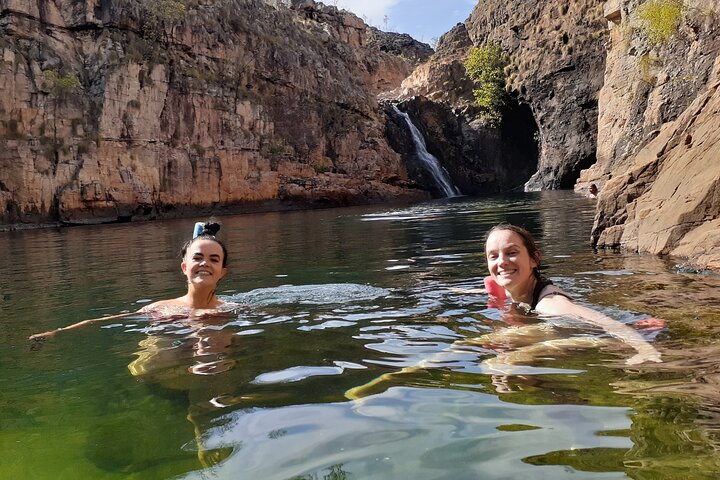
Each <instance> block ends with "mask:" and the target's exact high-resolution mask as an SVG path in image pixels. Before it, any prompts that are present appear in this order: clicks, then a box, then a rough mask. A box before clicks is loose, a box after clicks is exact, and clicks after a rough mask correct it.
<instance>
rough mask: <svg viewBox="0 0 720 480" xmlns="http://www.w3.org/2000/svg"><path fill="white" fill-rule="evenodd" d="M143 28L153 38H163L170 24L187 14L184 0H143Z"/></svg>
mask: <svg viewBox="0 0 720 480" xmlns="http://www.w3.org/2000/svg"><path fill="white" fill-rule="evenodd" d="M141 5H142V8H143V10H144V11H143V20H142V21H143V30H144V31H145V33H146V34H147V35H149V36H150V37H151V38H155V39H156V40H159V39H161V37H162V36H163V35H164V34H165V29H166V27H168V26H173V25H175V24H177V23H179V22H181V21H182V20H183V19H184V18H185V17H186V15H187V7H186V6H185V3H184V2H183V1H182V0H143V2H142V4H141Z"/></svg>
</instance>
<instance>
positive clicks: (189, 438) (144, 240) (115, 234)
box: [0, 192, 720, 479]
mask: <svg viewBox="0 0 720 480" xmlns="http://www.w3.org/2000/svg"><path fill="white" fill-rule="evenodd" d="M592 208H593V205H592V203H591V202H590V201H588V200H587V199H584V198H577V197H575V196H573V195H572V194H570V193H563V192H549V193H542V194H530V195H522V196H515V197H505V198H500V197H493V198H483V199H461V200H452V201H441V202H433V203H429V204H425V205H417V206H411V207H404V208H394V209H388V208H377V207H375V208H355V209H347V210H333V211H314V212H294V213H285V214H276V213H272V214H263V215H252V216H239V217H227V218H223V223H224V227H223V231H222V232H223V235H224V239H225V240H226V243H227V244H228V246H229V250H230V274H229V275H228V276H227V277H226V278H225V279H224V280H223V283H222V284H221V286H220V290H221V295H222V296H224V297H225V298H227V299H231V300H233V301H237V302H239V303H241V305H242V306H241V307H240V308H239V309H238V310H236V311H234V312H232V314H231V315H230V316H228V317H216V318H203V319H174V320H173V321H170V322H163V323H157V322H153V321H152V320H151V319H149V318H147V317H144V316H136V317H129V318H126V319H122V320H121V321H119V322H118V321H115V322H113V323H108V324H99V325H94V326H92V327H88V328H86V329H81V330H76V331H73V332H67V333H65V334H61V335H58V336H57V337H55V338H53V339H51V340H49V341H47V342H45V344H44V345H43V346H42V348H41V349H39V350H37V351H30V350H29V348H27V347H28V343H27V341H26V340H25V339H26V338H27V336H28V335H29V334H30V333H33V332H37V331H43V330H48V329H50V328H54V327H57V326H61V325H65V324H69V323H73V322H75V321H78V320H81V319H83V318H89V317H97V316H100V315H102V314H104V313H117V312H119V311H132V310H135V309H137V308H139V306H141V305H143V304H145V303H146V302H147V301H150V300H158V299H161V298H167V297H170V296H177V295H178V294H180V293H181V292H182V290H183V286H182V276H181V275H180V273H179V258H178V254H177V250H179V247H180V245H181V244H182V243H183V240H184V239H185V238H186V237H187V234H188V233H189V232H190V231H191V230H192V226H193V223H194V220H195V219H191V220H182V221H168V222H160V223H153V224H137V225H115V226H105V227H88V228H72V229H64V230H45V231H34V232H10V233H8V234H4V235H3V236H2V237H0V243H2V248H0V256H1V257H2V258H3V261H4V262H5V263H4V264H5V265H13V267H14V268H12V269H11V270H10V271H9V273H6V274H5V275H3V276H0V287H1V288H2V297H0V312H1V313H2V318H1V319H0V321H1V322H2V332H3V336H4V340H5V341H4V342H2V345H0V358H1V359H2V363H0V375H1V376H2V378H3V396H2V397H0V422H1V423H0V439H2V445H3V447H4V448H3V449H2V452H0V477H1V478H60V477H62V475H63V474H61V475H60V477H59V476H58V472H72V476H73V478H138V479H146V478H147V479H154V478H176V477H180V478H206V477H207V476H208V475H212V476H214V478H228V479H229V478H262V479H275V478H276V479H289V478H295V479H300V478H302V479H311V478H312V479H315V478H318V479H319V478H333V479H336V478H338V479H339V478H378V479H395V478H407V477H417V478H519V477H528V478H548V479H550V478H552V479H555V478H565V477H571V476H572V477H574V478H628V477H631V478H643V479H645V478H648V479H655V478H657V479H672V478H687V477H689V476H692V478H717V476H718V474H719V473H720V465H718V460H717V459H716V455H715V452H716V450H717V447H718V446H719V445H720V443H719V442H718V436H717V435H718V434H717V431H718V425H720V421H718V414H717V408H716V407H715V406H714V405H713V403H712V402H711V401H709V400H704V398H709V397H708V396H707V395H705V396H701V397H697V396H691V397H680V396H677V395H676V393H675V392H677V391H679V390H683V388H681V387H687V386H688V385H689V384H688V382H687V381H686V380H685V379H686V377H687V373H688V369H692V368H693V367H697V368H704V369H706V370H707V372H710V373H711V371H712V368H713V367H712V365H713V363H712V362H711V361H707V362H705V363H702V362H699V363H698V362H691V361H689V360H687V359H683V357H682V352H683V351H689V350H691V349H690V348H687V347H686V344H687V342H688V341H689V339H691V340H692V341H693V347H692V348H698V349H703V348H711V343H710V342H705V339H712V338H715V337H714V335H716V330H715V329H717V327H718V326H719V325H720V319H718V318H717V311H716V309H713V307H712V306H713V305H716V304H717V303H713V302H716V301H717V300H718V297H717V295H718V291H720V290H719V289H718V287H720V277H718V276H713V275H707V274H698V273H691V272H686V271H679V270H678V269H677V268H674V267H675V266H674V264H673V263H672V262H670V261H667V260H664V259H659V258H657V257H644V256H637V255H623V254H618V253H611V252H602V253H593V252H592V251H590V250H589V248H588V245H587V242H588V231H589V225H590V222H591V216H592ZM501 221H510V222H513V223H519V224H523V225H525V226H526V227H528V228H529V229H530V230H531V231H532V232H533V233H535V234H536V235H537V236H538V238H539V240H540V242H539V243H540V245H541V248H542V250H543V264H544V267H543V268H544V269H545V272H546V274H548V275H549V276H550V277H551V278H552V279H553V280H554V281H555V282H556V283H557V284H559V285H560V286H561V287H562V288H563V289H565V290H567V291H568V292H570V293H571V294H572V295H573V296H574V297H576V298H577V299H579V300H580V301H582V302H586V303H590V304H593V305H595V306H596V307H598V308H600V309H601V310H603V311H604V312H605V313H607V314H609V315H611V316H613V317H614V318H616V319H619V320H620V321H623V322H626V323H633V322H635V321H636V320H639V319H643V318H645V317H646V316H648V315H654V316H662V317H665V318H667V319H668V320H670V329H668V330H665V331H662V332H659V331H657V330H656V331H647V332H644V335H646V336H647V337H648V338H653V337H655V336H657V335H660V336H659V337H658V338H659V339H660V340H661V342H662V343H661V345H665V351H666V352H667V354H666V359H667V360H668V362H667V364H665V365H662V366H655V367H652V368H648V369H637V368H633V369H628V368H625V367H624V366H623V360H624V359H625V358H627V357H628V356H630V354H631V353H630V352H628V350H627V349H626V348H625V347H623V346H622V345H621V344H619V343H618V342H617V341H615V340H614V339H612V338H609V337H608V336H607V335H606V334H605V333H604V332H602V331H600V330H598V329H596V328H594V327H591V326H588V325H585V324H583V323H582V322H577V321H572V320H570V319H564V318H554V319H551V318H546V319H539V318H532V317H511V316H508V315H506V314H504V313H503V312H502V311H500V310H498V309H497V308H494V307H492V306H489V305H488V304H487V297H486V296H485V295H484V294H483V293H478V292H475V293H463V292H464V291H467V290H469V289H474V288H478V287H481V286H482V284H483V282H482V278H483V276H484V272H485V267H484V255H483V252H482V241H481V238H482V236H483V234H484V232H485V231H486V230H487V229H488V228H489V227H490V226H492V225H494V224H496V223H498V222H501ZM695 317H697V318H695ZM703 342H705V343H703ZM711 358H712V357H711ZM715 358H717V357H715ZM716 364H717V362H715V365H716ZM710 373H708V375H710ZM708 378H710V377H709V376H708ZM709 385H712V384H711V383H710V384H709ZM684 391H690V390H689V389H688V388H685V390H684ZM38 452H42V459H43V460H42V461H37V458H38ZM690 472H692V473H690Z"/></svg>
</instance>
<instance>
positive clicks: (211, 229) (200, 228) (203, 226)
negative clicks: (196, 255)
mask: <svg viewBox="0 0 720 480" xmlns="http://www.w3.org/2000/svg"><path fill="white" fill-rule="evenodd" d="M218 231H220V224H219V223H215V222H207V223H203V222H197V223H195V228H194V229H193V238H197V237H199V236H200V235H210V236H213V237H214V236H215V235H217V232H218Z"/></svg>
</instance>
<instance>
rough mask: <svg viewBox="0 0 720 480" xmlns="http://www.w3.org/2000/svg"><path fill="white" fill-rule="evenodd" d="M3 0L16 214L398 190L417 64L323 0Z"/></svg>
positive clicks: (6, 158) (3, 161) (44, 216)
mask: <svg viewBox="0 0 720 480" xmlns="http://www.w3.org/2000/svg"><path fill="white" fill-rule="evenodd" d="M284 3H285V2H272V1H261V0H223V1H201V0H107V1H97V0H53V1H43V2H27V1H25V0H0V62H1V63H0V172H2V178H1V179H0V212H1V215H0V224H8V223H19V222H26V223H31V222H54V221H61V222H69V223H86V222H105V221H118V220H120V221H123V220H130V219H143V218H157V217H166V216H179V215H188V214H195V213H199V212H208V211H216V212H230V211H242V210H248V209H268V208H282V207H295V206H309V205H342V204H349V203H364V202H372V201H381V200H387V199H392V198H408V199H410V198H414V199H417V198H425V195H426V194H425V193H423V192H421V191H419V190H417V189H413V188H408V187H409V186H411V185H409V183H408V182H407V172H406V169H405V167H404V165H403V164H402V162H401V159H400V156H399V155H398V154H397V153H396V152H394V151H393V150H392V149H391V148H390V147H389V146H388V144H387V142H386V140H385V139H384V137H383V132H384V126H385V121H386V117H385V116H384V114H383V113H382V112H381V111H380V109H379V107H378V105H377V101H376V95H377V94H378V93H379V92H382V91H384V90H388V89H391V88H395V87H397V86H398V85H399V84H400V82H401V81H402V79H403V78H405V77H406V76H407V75H408V73H409V72H410V71H411V69H412V66H413V65H412V62H411V61H410V60H409V59H408V58H407V57H405V58H403V57H404V56H400V55H396V54H391V53H386V52H383V51H380V49H379V48H378V47H377V46H372V45H369V44H368V34H369V30H368V27H367V26H366V25H365V24H364V23H363V22H362V21H361V20H360V19H359V18H357V17H356V16H354V15H352V14H349V13H347V12H343V11H338V10H337V9H336V8H334V7H328V6H324V5H322V4H316V3H314V2H312V1H301V2H298V1H295V2H293V3H292V5H290V7H287V6H285V5H284Z"/></svg>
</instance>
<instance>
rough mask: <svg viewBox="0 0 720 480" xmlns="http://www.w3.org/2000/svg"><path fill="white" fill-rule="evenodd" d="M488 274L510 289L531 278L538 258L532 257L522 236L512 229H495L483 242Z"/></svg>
mask: <svg viewBox="0 0 720 480" xmlns="http://www.w3.org/2000/svg"><path fill="white" fill-rule="evenodd" d="M485 258H486V259H487V263H488V270H490V275H492V277H493V278H494V279H495V282H496V283H497V284H498V285H500V286H501V287H503V288H505V289H507V290H512V289H513V287H516V286H521V285H524V284H525V283H526V282H529V281H530V280H531V279H532V278H533V269H535V268H536V267H537V265H538V263H537V261H538V259H536V258H532V257H531V256H530V253H529V252H528V249H527V247H526V246H525V243H524V242H523V239H522V237H521V236H520V235H519V234H517V233H515V232H513V231H512V230H496V231H494V232H492V233H491V234H490V236H489V237H488V239H487V242H486V243H485Z"/></svg>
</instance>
